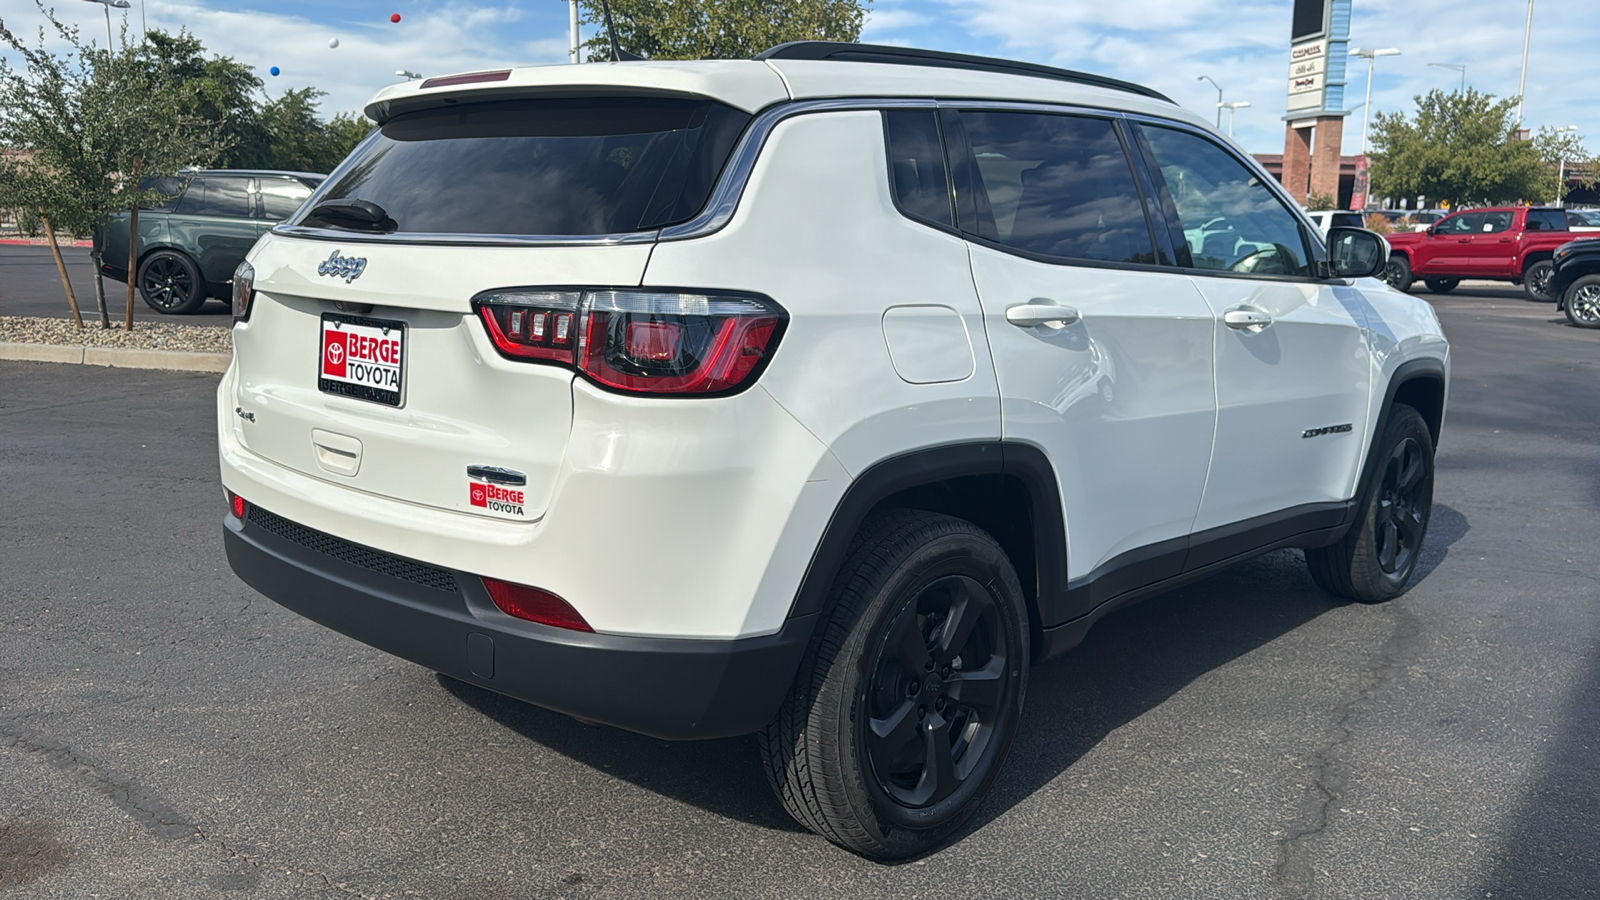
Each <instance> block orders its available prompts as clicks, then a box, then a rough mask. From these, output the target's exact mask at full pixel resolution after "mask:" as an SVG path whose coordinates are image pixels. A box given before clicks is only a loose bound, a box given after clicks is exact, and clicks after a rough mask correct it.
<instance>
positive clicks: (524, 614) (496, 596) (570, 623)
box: [483, 578, 594, 632]
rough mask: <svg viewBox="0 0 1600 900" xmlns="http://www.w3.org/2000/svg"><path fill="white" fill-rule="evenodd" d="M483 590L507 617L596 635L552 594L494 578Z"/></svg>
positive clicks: (487, 579) (486, 583) (574, 612)
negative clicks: (486, 591)
mask: <svg viewBox="0 0 1600 900" xmlns="http://www.w3.org/2000/svg"><path fill="white" fill-rule="evenodd" d="M483 586H484V587H485V588H486V589H488V591H489V599H491V600H493V601H494V605H495V606H498V607H500V611H501V612H503V613H505V614H506V615H508V616H516V617H517V618H519V619H527V620H528V621H529V622H538V623H539V624H540V625H554V626H555V627H557V628H570V629H572V630H573V631H588V632H593V631H594V629H593V628H590V627H589V623H588V622H585V621H584V620H583V616H580V615H578V611H577V610H575V609H573V608H572V606H571V604H569V603H567V601H565V600H563V599H561V598H560V597H557V596H556V595H555V594H552V593H550V592H549V591H541V590H539V589H538V588H531V587H527V586H526V585H521V584H512V583H511V582H509V581H500V580H498V579H494V578H485V579H483Z"/></svg>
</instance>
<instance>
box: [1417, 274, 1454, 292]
mask: <svg viewBox="0 0 1600 900" xmlns="http://www.w3.org/2000/svg"><path fill="white" fill-rule="evenodd" d="M1460 283H1461V279H1459V278H1428V279H1425V280H1424V281H1423V284H1426V285H1427V286H1428V290H1430V291H1433V292H1434V293H1435V294H1448V293H1450V292H1451V291H1453V290H1455V289H1456V285H1458V284H1460Z"/></svg>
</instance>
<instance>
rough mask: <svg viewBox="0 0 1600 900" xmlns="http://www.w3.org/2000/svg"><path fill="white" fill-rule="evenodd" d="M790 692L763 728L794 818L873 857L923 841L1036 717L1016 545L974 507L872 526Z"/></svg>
mask: <svg viewBox="0 0 1600 900" xmlns="http://www.w3.org/2000/svg"><path fill="white" fill-rule="evenodd" d="M829 602H830V604H831V606H830V608H829V609H828V611H827V612H825V613H824V614H823V618H822V620H821V621H820V622H818V624H817V632H818V634H817V637H815V638H813V641H812V646H811V647H810V648H809V649H808V650H807V651H806V656H805V659H804V660H803V661H802V662H801V664H800V670H799V672H797V673H796V675H795V680H794V684H793V685H792V686H791V687H790V690H789V696H788V697H787V698H786V699H785V700H784V702H783V706H782V707H781V708H780V709H779V710H778V715H777V716H776V717H775V718H774V719H773V721H772V722H771V723H770V724H768V725H767V727H766V728H764V729H763V730H762V731H761V732H760V734H759V735H758V736H757V738H758V745H759V747H760V749H761V756H762V762H763V764H764V767H765V769H766V773H767V779H768V781H769V782H770V783H771V784H772V788H773V790H774V792H776V793H777V795H778V799H779V800H780V801H782V803H783V806H784V809H786V810H787V811H788V812H789V814H790V815H791V816H793V817H794V818H795V821H797V822H799V823H800V824H802V825H804V826H805V827H807V828H809V829H811V830H812V831H815V832H816V833H817V834H820V835H822V836H823V837H825V838H827V839H828V840H830V841H832V842H834V843H835V844H838V845H839V846H841V847H844V848H845V849H847V850H851V851H854V852H856V853H859V854H861V855H863V856H867V857H871V858H874V859H904V858H906V857H909V856H916V855H918V854H920V853H925V852H927V851H929V850H931V849H933V848H934V847H937V846H938V845H939V844H940V843H941V842H943V841H944V840H945V839H946V838H948V837H949V836H950V835H951V834H953V833H954V832H955V831H956V829H957V828H959V827H961V824H962V822H964V821H966V819H967V818H968V817H969V816H971V815H972V813H973V811H974V810H976V809H977V808H978V804H980V803H981V802H982V801H983V797H984V795H985V794H986V793H987V792H988V790H989V786H990V785H991V784H993V783H994V780H995V778H996V777H997V776H998V775H999V772H1000V764H1001V762H1002V761H1003V760H1004V759H1005V755H1006V751H1007V749H1008V748H1009V747H1010V744H1011V739H1012V737H1013V736H1014V735H1015V734H1016V729H1017V722H1018V720H1019V719H1020V718H1021V715H1022V703H1023V698H1024V696H1025V694H1026V692H1027V683H1028V681H1027V676H1028V628H1029V625H1028V609H1027V602H1026V600H1025V599H1024V597H1023V594H1022V586H1021V584H1020V583H1019V582H1018V581H1017V574H1016V570H1015V569H1014V568H1013V567H1012V565H1011V561H1010V559H1009V558H1008V557H1007V556H1006V553H1005V550H1004V549H1003V548H1002V547H1001V546H1000V545H999V544H998V543H996V542H995V540H994V538H992V537H990V536H989V535H988V534H987V533H986V532H984V531H983V530H982V529H980V528H978V527H977V526H976V525H973V524H972V523H971V522H967V521H965V520H962V519H957V518H953V517H951V516H947V515H941V514H938V513H931V512H923V511H920V510H892V511H889V512H886V513H882V514H880V515H878V516H876V517H874V518H873V519H871V520H869V521H868V522H867V523H866V524H865V525H863V526H862V528H861V530H860V532H859V533H858V534H857V535H856V537H855V539H854V540H853V541H852V543H851V547H850V552H849V553H848V554H847V556H846V559H845V561H844V563H843V564H842V565H841V566H840V569H839V573H838V576H837V578H836V579H835V580H834V583H833V589H832V591H831V593H830V600H829Z"/></svg>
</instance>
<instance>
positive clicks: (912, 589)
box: [217, 43, 1449, 858]
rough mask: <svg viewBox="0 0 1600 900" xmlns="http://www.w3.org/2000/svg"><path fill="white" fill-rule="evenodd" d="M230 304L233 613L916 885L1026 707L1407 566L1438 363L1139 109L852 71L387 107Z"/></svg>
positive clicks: (807, 57) (1421, 339)
mask: <svg viewBox="0 0 1600 900" xmlns="http://www.w3.org/2000/svg"><path fill="white" fill-rule="evenodd" d="M366 111H367V115H368V116H370V117H371V118H372V119H373V120H374V121H376V122H377V123H378V128H377V129H376V130H375V131H374V132H373V133H372V135H371V136H369V137H368V138H367V139H366V140H365V141H364V142H363V143H362V144H361V145H360V146H359V147H358V148H357V149H356V150H355V151H354V153H353V154H352V155H351V156H350V158H349V159H348V160H346V161H345V162H344V164H343V165H341V166H340V167H339V168H338V170H337V171H336V172H334V173H333V175H332V176H331V177H329V178H328V180H327V181H326V182H325V183H324V184H323V185H322V186H321V188H320V189H319V190H318V191H317V192H316V194H315V195H314V196H313V197H312V198H311V199H310V200H308V201H307V202H306V203H305V205H304V206H303V207H301V209H300V211H299V212H298V213H297V214H296V215H295V217H293V218H292V219H290V220H289V221H288V222H286V223H285V224H283V225H280V226H278V227H276V228H275V229H273V231H272V232H271V233H270V234H268V235H266V236H264V237H263V238H262V239H261V240H260V241H259V242H258V243H257V244H256V246H255V247H254V249H253V250H252V251H251V252H250V254H249V257H248V261H247V262H246V263H245V264H244V265H243V266H241V267H240V270H239V272H238V274H237V276H236V278H235V281H234V312H235V315H236V317H237V323H236V324H235V326H234V348H235V349H234V361H233V365H232V367H231V368H230V369H229V371H228V373H227V375H226V376H225V377H224V379H223V381H222V384H221V387H220V389H219V390H218V393H217V416H218V438H219V443H220V453H221V463H222V482H223V485H224V486H225V488H226V489H227V492H228V498H229V502H230V509H229V514H228V516H227V517H226V519H225V530H224V537H225V541H226V547H227V553H228V558H229V561H230V563H231V564H232V566H233V569H234V571H236V572H237V573H238V574H239V576H240V577H241V578H243V579H244V580H245V581H246V582H248V583H249V584H250V585H252V586H254V587H255V588H256V589H258V590H260V591H261V592H262V593H263V594H266V595H267V596H268V597H271V598H272V599H274V600H276V601H277V602H278V603H280V604H282V605H284V606H286V607H288V608H289V609H292V610H294V611H296V612H298V613H300V614H302V615H305V616H307V617H309V618H311V619H314V620H316V621H318V622H320V623H323V624H325V625H327V626H328V627H330V628H333V629H336V630H338V631H340V632H343V633H344V634H347V635H350V636H351V637H354V638H356V639H358V640H361V641H364V642H366V643H368V644H371V645H373V646H375V647H378V648H381V649H383V650H386V651H388V652H390V653H393V654H396V655H398V656H401V657H404V658H406V659H408V660H412V661H414V662H416V663H418V664H420V665H422V666H426V667H428V668H430V669H433V670H435V671H437V672H440V673H443V674H445V675H448V676H449V677H452V678H456V679H460V680H461V681H465V682H469V683H471V684H474V685H478V686H480V687H483V688H487V689H489V690H493V691H499V692H501V693H504V694H507V695H510V696H512V697H517V698H521V699H523V700H526V701H528V702H531V703H534V704H538V705H540V706H543V707H547V708H549V709H553V710H558V711H561V712H563V713H567V714H570V715H572V716H574V717H577V718H580V719H583V720H587V721H591V722H599V723H605V724H609V725H614V726H617V727H620V728H625V729H630V730H633V731H637V732H642V733H644V734H648V735H655V736H658V737H663V738H712V737H723V736H728V735H739V734H748V733H755V734H757V735H758V740H759V745H760V752H761V754H762V755H763V757H764V759H765V763H766V767H767V771H768V773H769V774H770V776H771V781H772V785H773V787H774V789H775V790H776V792H777V794H778V795H779V797H780V798H781V800H782V802H783V804H784V806H785V807H787V809H788V810H789V812H790V813H791V814H793V815H794V817H795V818H796V819H798V820H799V821H800V822H801V823H803V824H804V825H806V826H808V827H810V828H812V829H814V830H816V831H817V832H818V833H820V834H822V835H824V836H825V837H827V838H828V839H829V840H832V841H835V842H837V843H839V844H841V845H843V846H845V847H847V848H850V849H852V850H854V851H857V852H859V853H862V854H865V855H868V856H873V857H880V858H887V857H904V856H907V855H912V854H916V853H919V852H922V851H924V850H926V849H928V848H930V847H932V846H936V845H937V844H938V843H939V842H941V841H942V840H944V839H945V838H947V837H948V836H949V835H950V834H951V833H952V832H953V831H954V830H955V829H956V828H957V827H959V825H960V824H961V822H962V821H963V819H964V818H965V817H966V816H967V815H968V814H970V813H971V812H972V811H973V809H974V808H975V807H976V806H977V804H978V803H979V802H980V801H981V800H982V797H983V795H984V793H985V791H986V790H987V788H988V787H989V785H990V784H991V783H992V782H993V781H994V779H995V777H996V775H997V773H998V771H999V768H1000V764H1001V761H1002V759H1003V758H1004V756H1005V753H1006V748H1007V746H1008V745H1009V743H1010V741H1011V739H1012V736H1013V735H1014V734H1015V732H1016V729H1017V722H1018V717H1019V716H1020V714H1021V712H1022V704H1023V697H1024V695H1025V693H1026V690H1025V689H1026V686H1027V680H1028V669H1029V666H1030V665H1031V664H1033V663H1037V662H1039V661H1040V660H1042V659H1045V658H1047V657H1049V656H1051V655H1052V654H1055V653H1058V652H1061V651H1063V650H1067V649H1069V648H1071V647H1072V646H1073V645H1075V644H1077V643H1078V642H1079V641H1080V640H1082V638H1083V636H1084V633H1085V632H1086V631H1087V630H1088V628H1089V627H1090V625H1091V624H1093V623H1094V622H1095V621H1096V620H1097V619H1099V618H1100V617H1102V616H1104V615H1106V614H1107V613H1108V612H1110V611H1112V610H1114V609H1116V608H1118V607H1121V606H1125V605H1127V604H1129V603H1131V602H1134V601H1136V600H1139V599H1141V598H1144V597H1147V596H1149V595H1151V594H1153V593H1155V592H1157V591H1161V590H1164V589H1166V588H1169V587H1172V586H1173V585H1175V584H1178V583H1180V582H1183V581H1187V580H1189V579H1193V578H1196V577H1199V576H1202V575H1205V574H1207V573H1210V572H1214V571H1216V570H1217V569H1219V568H1220V567H1222V566H1225V565H1228V564H1230V563H1234V562H1237V561H1239V560H1243V559H1246V558H1249V557H1251V556H1253V555H1256V554H1260V553H1263V552H1265V551H1269V550H1273V549H1276V548H1283V547H1303V548H1305V551H1306V556H1307V560H1308V562H1309V563H1310V568H1311V572H1312V575H1313V576H1314V577H1315V579H1316V581H1317V583H1318V584H1320V585H1322V586H1323V587H1324V588H1326V589H1327V590H1329V591H1331V592H1332V593H1334V594H1337V595H1340V596H1343V597H1347V598H1353V599H1356V600H1363V601H1379V600H1384V599H1387V598H1390V597H1393V596H1395V595H1396V594H1398V593H1400V592H1401V591H1402V590H1403V589H1404V588H1405V585H1406V582H1407V580H1408V579H1409V578H1410V577H1411V575H1412V573H1413V570H1414V568H1415V566H1416V564H1417V558H1418V553H1419V549H1420V547H1421V544H1422V541H1423V536H1424V534H1425V532H1426V529H1427V524H1428V515H1429V509H1430V504H1431V497H1432V482H1433V447H1434V444H1435V442H1436V441H1437V439H1438V435H1439V429H1440V426H1441V422H1442V419H1443V414H1444V407H1445V394H1446V385H1447V383H1448V369H1449V366H1448V360H1449V353H1448V346H1447V344H1446V342H1445V339H1444V337H1443V335H1442V334H1441V332H1440V329H1439V323H1438V321H1437V319H1436V318H1435V316H1434V315H1433V313H1432V311H1431V309H1430V307H1429V306H1428V305H1427V304H1426V303H1425V302H1423V301H1421V300H1417V299H1414V298H1412V297H1409V296H1406V295H1403V294H1397V293H1395V292H1394V291H1391V290H1389V289H1388V288H1387V287H1385V286H1384V285H1383V284H1382V283H1381V282H1379V281H1376V280H1374V279H1373V278H1372V277H1370V276H1372V275H1374V274H1376V273H1377V272H1378V271H1379V270H1380V269H1381V267H1382V265H1383V261H1384V260H1385V259H1387V257H1388V252H1387V249H1386V247H1385V246H1384V243H1383V241H1382V239H1381V238H1378V237H1377V236H1376V235H1373V234H1371V233H1369V232H1364V231H1359V230H1355V229H1340V228H1334V229H1332V230H1331V235H1330V237H1329V239H1328V240H1327V241H1326V242H1325V241H1324V240H1323V237H1322V235H1321V234H1319V232H1318V229H1316V228H1315V227H1314V226H1313V225H1312V224H1311V223H1310V222H1308V221H1307V220H1306V218H1305V217H1304V215H1303V214H1301V213H1300V212H1299V211H1298V208H1297V207H1296V205H1295V204H1294V203H1293V202H1292V201H1291V200H1290V199H1289V197H1288V196H1287V195H1286V194H1285V193H1284V192H1283V191H1282V190H1281V189H1280V188H1279V186H1278V185H1277V184H1276V183H1275V182H1274V181H1273V179H1272V178H1271V177H1269V176H1268V175H1266V174H1265V173H1264V172H1263V171H1262V170H1261V169H1260V168H1259V167H1257V166H1256V165H1255V164H1254V163H1253V162H1252V161H1251V159H1250V157H1249V156H1248V155H1246V154H1244V153H1242V152H1240V151H1239V150H1238V149H1237V148H1236V147H1234V146H1233V145H1232V144H1231V143H1230V142H1229V141H1228V140H1227V139H1225V138H1222V137H1219V136H1218V135H1217V134H1216V133H1215V132H1214V131H1212V130H1211V129H1209V128H1208V127H1206V124H1205V123H1204V122H1203V121H1202V120H1201V119H1199V118H1197V117H1196V116H1194V115H1192V114H1190V113H1188V112H1187V111H1185V110H1183V109H1180V108H1179V107H1177V106H1176V105H1174V104H1173V103H1172V102H1170V101H1169V100H1167V99H1166V98H1165V97H1162V96H1161V95H1159V94H1156V93H1155V92H1153V91H1150V90H1148V89H1145V88H1142V87H1138V86H1135V85H1131V84H1126V83H1122V82H1118V81H1114V80H1111V79H1107V78H1101V77H1096V76H1092V75H1084V74H1080V73H1074V72H1067V71H1062V70H1058V69H1048V68H1044V67H1039V66H1031V65H1027V64H1021V63H1012V62H1005V61H1000V60H991V59H982V58H976V57H964V56H955V55H950V54H936V53H929V52H925V51H915V50H905V49H900V48H889V47H872V46H863V45H850V44H828V43H800V44H788V45H783V46H780V47H777V48H774V49H773V50H770V51H768V52H766V53H764V54H762V56H761V57H760V58H758V59H755V60H739V61H706V62H671V63H669V62H624V63H614V64H596V65H582V66H566V65H560V66H544V67H534V68H523V69H515V70H510V71H494V72H478V73H473V74H467V75H460V76H454V77H447V78H430V79H428V80H426V81H421V82H415V83H411V84H401V85H394V86H392V87H389V88H386V89H385V90H383V91H382V92H380V93H379V94H378V95H377V97H376V98H375V99H374V100H373V101H372V103H371V104H370V105H369V106H368V107H367V110H366Z"/></svg>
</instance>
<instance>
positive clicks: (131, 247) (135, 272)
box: [122, 159, 139, 331]
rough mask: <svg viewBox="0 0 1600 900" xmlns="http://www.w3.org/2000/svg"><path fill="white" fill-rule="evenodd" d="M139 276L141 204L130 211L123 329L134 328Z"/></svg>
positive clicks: (136, 183)
mask: <svg viewBox="0 0 1600 900" xmlns="http://www.w3.org/2000/svg"><path fill="white" fill-rule="evenodd" d="M132 184H133V189H134V190H135V191H138V190H139V161H138V160H137V159H136V160H134V161H133V180H132ZM138 277H139V204H137V203H135V204H133V206H132V207H131V208H130V209H129V211H128V317H127V319H126V320H125V321H124V322H123V325H122V327H123V330H125V331H132V330H133V287H134V284H135V283H136V282H137V279H138Z"/></svg>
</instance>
